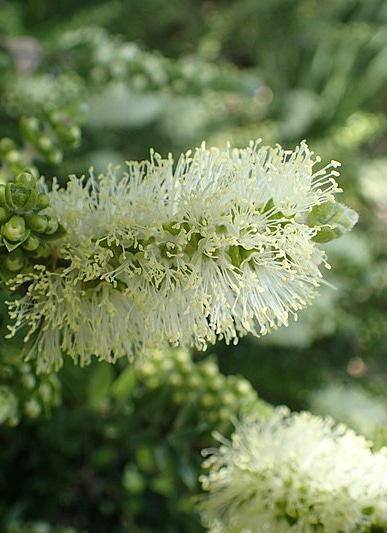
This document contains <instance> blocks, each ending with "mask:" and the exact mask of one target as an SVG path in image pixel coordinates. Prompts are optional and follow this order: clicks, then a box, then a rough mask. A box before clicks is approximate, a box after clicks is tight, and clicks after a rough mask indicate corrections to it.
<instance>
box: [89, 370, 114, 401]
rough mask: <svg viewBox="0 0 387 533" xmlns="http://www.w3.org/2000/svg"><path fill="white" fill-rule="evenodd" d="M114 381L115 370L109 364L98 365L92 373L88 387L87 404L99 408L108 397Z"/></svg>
mask: <svg viewBox="0 0 387 533" xmlns="http://www.w3.org/2000/svg"><path fill="white" fill-rule="evenodd" d="M112 381H113V368H112V366H111V365H110V364H109V363H98V364H96V366H95V367H94V369H93V370H92V373H91V377H90V379H89V382H88V385H87V403H88V404H89V406H90V407H92V408H94V409H96V408H98V407H99V406H100V405H101V403H102V402H103V401H104V399H105V398H106V397H107V395H108V391H109V388H110V386H111V384H112Z"/></svg>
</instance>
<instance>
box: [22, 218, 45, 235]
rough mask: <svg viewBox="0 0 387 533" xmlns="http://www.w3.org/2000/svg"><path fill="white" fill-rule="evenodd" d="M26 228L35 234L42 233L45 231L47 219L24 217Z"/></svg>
mask: <svg viewBox="0 0 387 533" xmlns="http://www.w3.org/2000/svg"><path fill="white" fill-rule="evenodd" d="M25 219H26V222H27V227H28V228H29V229H30V230H32V231H36V232H37V233H44V232H45V231H46V229H47V225H48V218H47V217H46V216H45V215H38V214H34V215H28V216H26V217H25Z"/></svg>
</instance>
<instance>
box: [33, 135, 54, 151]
mask: <svg viewBox="0 0 387 533" xmlns="http://www.w3.org/2000/svg"><path fill="white" fill-rule="evenodd" d="M53 145H54V143H53V142H52V140H51V139H50V137H49V136H48V135H42V136H41V137H40V138H39V140H38V143H37V148H38V149H39V150H42V152H45V153H46V152H49V151H50V150H51V149H52V148H53Z"/></svg>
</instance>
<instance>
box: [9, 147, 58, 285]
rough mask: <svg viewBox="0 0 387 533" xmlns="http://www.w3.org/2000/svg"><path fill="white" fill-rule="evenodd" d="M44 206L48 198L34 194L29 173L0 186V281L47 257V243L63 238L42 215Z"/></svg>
mask: <svg viewBox="0 0 387 533" xmlns="http://www.w3.org/2000/svg"><path fill="white" fill-rule="evenodd" d="M3 140H4V139H3ZM48 205H49V199H48V195H47V194H46V193H44V192H39V191H38V185H37V180H36V177H35V176H34V175H33V174H32V173H30V172H22V173H20V174H19V175H18V176H16V178H15V179H14V181H11V182H8V183H7V184H5V185H4V184H0V259H1V266H0V275H1V277H2V278H3V279H4V280H7V279H9V278H10V277H11V276H13V275H15V274H16V273H18V272H20V271H21V270H23V269H24V268H25V267H26V266H27V265H28V264H29V263H30V262H31V261H32V262H34V261H37V260H39V258H44V257H47V256H48V255H49V254H50V247H49V246H48V244H49V243H50V242H51V241H52V240H55V239H57V238H59V237H60V236H62V235H63V231H64V230H63V228H62V226H60V224H59V223H58V220H57V218H56V217H55V216H49V215H46V214H44V213H43V212H44V210H45V209H46V208H47V207H48Z"/></svg>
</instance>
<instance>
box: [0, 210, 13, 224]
mask: <svg viewBox="0 0 387 533" xmlns="http://www.w3.org/2000/svg"><path fill="white" fill-rule="evenodd" d="M10 216H11V213H10V212H9V210H8V209H7V208H6V207H0V224H4V223H5V222H7V221H8V220H9V218H10Z"/></svg>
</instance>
